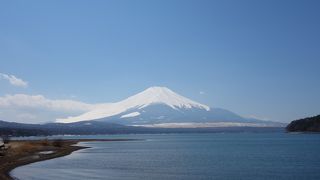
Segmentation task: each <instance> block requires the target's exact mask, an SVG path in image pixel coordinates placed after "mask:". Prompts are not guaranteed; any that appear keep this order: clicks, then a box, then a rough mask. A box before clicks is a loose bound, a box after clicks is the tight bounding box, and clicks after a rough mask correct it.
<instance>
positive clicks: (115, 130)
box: [0, 121, 284, 136]
mask: <svg viewBox="0 0 320 180" xmlns="http://www.w3.org/2000/svg"><path fill="white" fill-rule="evenodd" d="M279 131H284V130H283V128H279V127H217V128H154V127H152V128H147V127H134V126H125V125H120V124H114V123H109V122H102V121H82V122H75V123H48V124H22V123H14V122H6V121H0V135H11V136H50V135H97V134H155V133H216V132H279Z"/></svg>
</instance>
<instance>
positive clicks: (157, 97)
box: [124, 86, 210, 111]
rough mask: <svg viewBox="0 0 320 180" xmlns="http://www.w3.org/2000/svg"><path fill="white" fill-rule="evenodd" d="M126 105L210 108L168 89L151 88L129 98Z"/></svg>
mask: <svg viewBox="0 0 320 180" xmlns="http://www.w3.org/2000/svg"><path fill="white" fill-rule="evenodd" d="M124 101H125V102H126V103H130V104H131V103H132V104H136V106H140V107H139V108H144V107H146V106H149V105H151V104H165V105H168V106H170V107H171V108H173V109H177V108H193V107H194V108H201V109H205V110H207V111H209V110H210V108H209V107H208V106H206V105H203V104H200V103H197V102H194V101H192V100H190V99H188V98H185V97H183V96H181V95H179V94H177V93H175V92H173V91H172V90H170V89H169V88H167V87H157V86H155V87H150V88H148V89H146V90H145V91H142V92H141V93H138V94H136V95H134V96H131V97H129V98H128V99H126V100H124Z"/></svg>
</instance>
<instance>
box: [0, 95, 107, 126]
mask: <svg viewBox="0 0 320 180" xmlns="http://www.w3.org/2000/svg"><path fill="white" fill-rule="evenodd" d="M102 105H103V104H87V103H84V102H81V101H75V100H66V99H64V100H53V99H48V98H46V97H44V96H43V95H27V94H15V95H5V96H2V97H0V120H5V121H15V122H25V123H44V122H50V121H55V120H56V119H58V118H66V117H69V116H74V115H79V114H82V113H85V112H88V111H90V110H93V109H95V108H96V107H98V106H102Z"/></svg>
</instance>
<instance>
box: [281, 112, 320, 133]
mask: <svg viewBox="0 0 320 180" xmlns="http://www.w3.org/2000/svg"><path fill="white" fill-rule="evenodd" d="M286 129H287V131H288V132H320V115H318V116H314V117H308V118H304V119H299V120H295V121H292V122H291V123H290V124H289V125H288V126H287V127H286Z"/></svg>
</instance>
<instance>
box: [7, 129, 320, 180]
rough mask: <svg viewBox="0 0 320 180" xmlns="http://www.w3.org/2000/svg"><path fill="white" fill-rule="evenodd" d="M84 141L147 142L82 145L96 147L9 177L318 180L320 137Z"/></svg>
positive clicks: (179, 136) (154, 137)
mask: <svg viewBox="0 0 320 180" xmlns="http://www.w3.org/2000/svg"><path fill="white" fill-rule="evenodd" d="M83 137H84V138H112V137H117V138H137V139H145V140H143V141H126V142H123V141H122V142H87V143H81V145H85V146H90V147H92V148H89V149H83V150H80V151H76V152H74V153H73V154H71V155H69V156H65V157H61V158H57V159H52V160H47V161H42V162H37V163H33V164H30V165H26V166H23V167H19V168H16V169H15V170H13V171H12V173H11V174H12V175H13V176H15V177H17V178H19V179H22V180H24V179H25V180H56V179H67V180H82V179H83V180H85V179H86V180H87V179H112V180H113V179H115V180H127V179H132V180H144V179H145V180H149V179H152V180H163V179H169V180H170V179H172V180H180V179H181V180H194V179H200V180H201V179H218V180H220V179H222V180H228V179H240V180H241V179H246V180H247V179H249V180H251V179H252V180H257V179H258V180H259V179H283V180H287V179H299V180H301V179H320V134H286V133H225V134H223V133H220V134H218V133H215V134H214V133H213V134H162V135H122V136H91V137H86V136H83ZM77 138H79V136H77Z"/></svg>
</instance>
